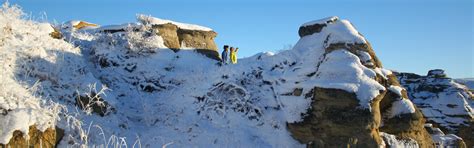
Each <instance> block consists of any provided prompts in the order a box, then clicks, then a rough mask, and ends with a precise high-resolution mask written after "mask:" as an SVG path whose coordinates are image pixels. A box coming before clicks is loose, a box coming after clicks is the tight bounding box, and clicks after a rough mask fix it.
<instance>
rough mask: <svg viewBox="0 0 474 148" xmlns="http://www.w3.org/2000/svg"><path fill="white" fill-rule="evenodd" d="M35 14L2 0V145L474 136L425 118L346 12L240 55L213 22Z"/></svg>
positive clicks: (368, 141)
mask: <svg viewBox="0 0 474 148" xmlns="http://www.w3.org/2000/svg"><path fill="white" fill-rule="evenodd" d="M24 17H25V15H24V14H23V12H22V11H21V10H20V9H19V8H18V7H16V6H9V5H8V4H4V5H3V7H2V9H1V13H0V27H1V28H3V29H0V63H2V64H1V65H2V70H1V71H0V80H1V81H0V86H1V87H0V144H5V145H10V146H19V147H22V146H28V145H30V146H35V147H39V146H58V147H81V146H91V147H92V146H113V147H119V146H123V145H127V146H129V147H139V146H143V147H161V146H170V147H189V146H196V147H305V146H317V147H337V146H358V147H397V146H398V147H400V146H404V147H431V146H434V145H435V144H437V145H439V146H460V147H462V146H465V145H464V142H463V140H462V138H465V137H462V136H461V137H462V138H460V137H457V136H456V135H439V134H436V133H434V132H433V131H430V130H440V129H437V128H436V127H432V128H428V130H427V129H425V126H428V125H429V124H425V117H424V115H425V116H426V113H425V112H424V109H425V108H424V107H420V106H416V105H418V103H417V102H416V101H415V100H414V99H413V97H416V96H413V95H411V94H410V91H409V90H408V89H407V90H405V89H404V88H402V85H400V84H399V81H398V80H397V77H396V75H395V74H396V73H392V71H390V70H387V69H384V68H383V67H382V62H381V61H380V60H379V59H378V58H377V57H376V54H375V52H374V49H372V47H371V46H370V43H369V42H368V41H367V39H366V38H365V37H364V36H363V35H362V34H361V33H359V32H358V31H357V30H356V29H355V27H354V26H353V25H352V24H351V23H350V22H349V21H347V20H344V19H340V18H338V17H328V18H324V19H321V20H316V21H311V22H308V23H304V24H303V25H301V26H300V28H299V31H298V33H299V35H300V37H301V38H300V40H299V41H298V42H297V43H296V44H295V46H294V47H293V49H290V50H286V51H282V52H280V53H270V52H265V53H260V54H257V55H254V56H252V57H249V58H244V59H239V62H238V64H235V65H223V64H221V62H220V57H219V55H218V52H217V50H218V49H217V45H216V44H215V43H214V38H215V37H216V36H217V33H216V32H214V31H213V30H212V29H211V28H207V27H203V26H198V25H193V24H186V23H179V22H175V21H170V20H163V19H159V18H154V17H151V16H146V15H137V21H136V22H132V23H125V24H122V25H108V26H100V25H95V24H93V23H89V22H85V21H70V22H66V23H63V24H56V25H51V24H50V23H47V22H38V21H33V20H28V19H25V18H24ZM295 32H296V31H295ZM402 82H403V81H402ZM402 84H404V83H402ZM407 91H408V94H407ZM410 99H411V100H412V101H413V103H412V101H411V100H410ZM472 105H473V104H472V103H471V104H468V105H467V107H468V108H469V107H471V108H472ZM419 108H420V109H419ZM443 109H445V108H443ZM463 113H464V112H463ZM469 113H471V119H472V112H469ZM426 119H428V121H431V120H430V119H432V118H430V116H428V117H427V118H426ZM440 126H443V127H444V125H443V124H440ZM441 130H445V132H447V131H446V130H449V129H447V128H442V129H441ZM453 137H454V138H453ZM25 139H29V140H28V141H27V140H25Z"/></svg>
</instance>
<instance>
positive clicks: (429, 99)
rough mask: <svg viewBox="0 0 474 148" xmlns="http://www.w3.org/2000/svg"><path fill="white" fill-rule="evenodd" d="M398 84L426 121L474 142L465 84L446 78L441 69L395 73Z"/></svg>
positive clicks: (470, 104)
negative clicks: (424, 73)
mask: <svg viewBox="0 0 474 148" xmlns="http://www.w3.org/2000/svg"><path fill="white" fill-rule="evenodd" d="M396 75H397V77H398V79H399V80H400V82H401V84H402V85H403V86H404V87H405V88H406V90H407V92H408V95H409V98H410V99H412V101H413V103H415V104H416V105H417V106H418V107H419V108H420V110H421V111H422V112H423V114H424V116H425V117H426V119H427V120H428V122H429V123H433V125H437V126H438V127H439V128H440V129H441V130H442V131H444V132H445V133H448V134H456V135H457V136H459V137H461V138H462V139H463V140H464V141H465V142H466V145H467V146H468V147H472V146H474V142H473V141H474V139H473V136H472V135H474V132H473V130H472V129H473V125H474V124H473V123H474V110H473V109H472V107H473V106H474V97H473V94H472V93H471V92H470V91H469V89H468V88H467V87H466V86H463V85H461V84H459V83H457V82H455V81H454V80H453V79H451V78H449V77H448V76H447V75H446V74H445V73H444V70H441V69H435V70H430V71H429V72H428V74H427V76H420V75H417V74H413V73H396Z"/></svg>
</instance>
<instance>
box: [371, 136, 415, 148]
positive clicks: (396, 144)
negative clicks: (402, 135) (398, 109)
mask: <svg viewBox="0 0 474 148" xmlns="http://www.w3.org/2000/svg"><path fill="white" fill-rule="evenodd" d="M380 136H382V139H383V143H382V145H381V146H380V147H390V148H400V147H404V148H418V147H419V145H418V143H417V142H416V141H415V140H413V139H399V138H397V137H396V136H395V135H391V134H388V133H384V132H380Z"/></svg>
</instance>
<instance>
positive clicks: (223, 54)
mask: <svg viewBox="0 0 474 148" xmlns="http://www.w3.org/2000/svg"><path fill="white" fill-rule="evenodd" d="M228 55H229V53H228V52H226V51H225V50H224V51H222V53H221V56H222V62H223V63H225V64H227V61H228V60H227V59H229V56H228Z"/></svg>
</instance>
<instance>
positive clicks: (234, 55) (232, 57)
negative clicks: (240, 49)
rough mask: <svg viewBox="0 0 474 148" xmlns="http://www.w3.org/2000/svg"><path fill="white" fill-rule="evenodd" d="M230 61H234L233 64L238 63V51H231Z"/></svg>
mask: <svg viewBox="0 0 474 148" xmlns="http://www.w3.org/2000/svg"><path fill="white" fill-rule="evenodd" d="M230 61H231V62H232V64H237V52H235V51H231V52H230Z"/></svg>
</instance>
